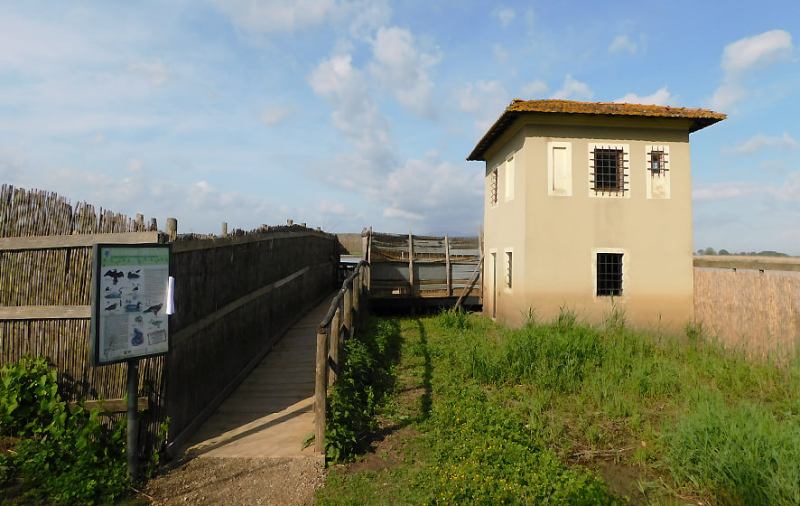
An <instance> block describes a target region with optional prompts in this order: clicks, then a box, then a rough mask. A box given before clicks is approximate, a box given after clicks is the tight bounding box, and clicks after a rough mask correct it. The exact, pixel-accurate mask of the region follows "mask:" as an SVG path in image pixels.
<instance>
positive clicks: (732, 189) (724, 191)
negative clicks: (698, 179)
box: [692, 182, 763, 202]
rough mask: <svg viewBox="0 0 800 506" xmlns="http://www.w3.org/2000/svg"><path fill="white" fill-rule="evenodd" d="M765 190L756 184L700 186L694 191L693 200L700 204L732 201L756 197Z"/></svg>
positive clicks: (738, 183) (733, 183)
mask: <svg viewBox="0 0 800 506" xmlns="http://www.w3.org/2000/svg"><path fill="white" fill-rule="evenodd" d="M762 190H763V187H762V186H761V185H758V184H755V183H743V182H730V183H712V184H707V185H698V186H697V187H696V188H695V189H694V190H693V191H692V199H693V200H696V201H698V202H704V201H713V200H723V199H731V198H737V197H745V196H748V195H754V194H756V193H758V192H760V191H762Z"/></svg>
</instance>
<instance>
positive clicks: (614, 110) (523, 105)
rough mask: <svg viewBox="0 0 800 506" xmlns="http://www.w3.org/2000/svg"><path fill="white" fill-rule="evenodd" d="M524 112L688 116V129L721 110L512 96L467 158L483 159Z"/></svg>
mask: <svg viewBox="0 0 800 506" xmlns="http://www.w3.org/2000/svg"><path fill="white" fill-rule="evenodd" d="M524 114H574V115H586V116H622V117H642V118H671V119H688V120H691V122H690V125H689V132H696V131H697V130H700V129H701V128H705V127H707V126H709V125H713V124H714V123H716V122H718V121H722V120H724V119H725V118H727V116H726V115H725V114H722V113H719V112H714V111H709V110H708V109H689V108H686V107H669V106H666V105H650V104H624V103H623V104H620V103H616V102H577V101H574V100H521V99H514V100H512V101H511V103H510V104H509V105H508V107H506V108H505V110H504V111H503V114H502V115H500V117H499V118H498V119H497V121H495V122H494V124H493V125H492V126H491V127H490V128H489V130H488V131H487V132H486V133H485V134H484V135H483V137H482V138H481V140H479V141H478V144H477V145H476V146H475V148H474V149H473V150H472V153H470V154H469V156H468V157H467V160H483V159H484V155H485V153H486V151H487V150H488V149H489V148H490V147H491V145H492V144H493V143H494V142H495V141H496V140H497V138H498V137H500V135H501V134H502V133H503V132H504V131H505V130H506V129H507V128H509V126H510V125H511V124H512V122H513V121H514V119H515V118H516V117H518V116H521V115H524Z"/></svg>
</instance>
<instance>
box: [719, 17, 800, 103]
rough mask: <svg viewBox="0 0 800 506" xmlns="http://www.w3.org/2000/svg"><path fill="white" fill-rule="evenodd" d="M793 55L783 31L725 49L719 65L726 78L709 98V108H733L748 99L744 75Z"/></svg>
mask: <svg viewBox="0 0 800 506" xmlns="http://www.w3.org/2000/svg"><path fill="white" fill-rule="evenodd" d="M793 52H794V46H793V44H792V36H791V34H789V32H786V31H784V30H770V31H768V32H764V33H761V34H758V35H753V36H751V37H745V38H743V39H739V40H737V41H735V42H732V43H730V44H728V45H727V46H725V49H724V50H723V52H722V61H721V64H720V65H721V66H722V70H723V71H724V73H725V74H724V76H723V79H722V83H720V85H719V86H718V87H717V89H716V90H714V93H713V94H712V96H711V99H710V104H711V107H713V108H715V109H720V110H727V109H729V108H733V107H735V106H736V104H737V103H739V102H741V101H742V100H744V98H745V97H747V90H746V87H745V86H744V84H743V80H744V78H745V76H746V74H748V73H750V72H751V71H753V70H755V69H759V68H763V67H766V66H769V65H772V64H775V63H778V62H780V61H784V60H787V59H788V58H789V57H791V55H792V54H793Z"/></svg>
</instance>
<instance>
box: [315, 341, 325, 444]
mask: <svg viewBox="0 0 800 506" xmlns="http://www.w3.org/2000/svg"><path fill="white" fill-rule="evenodd" d="M327 375H328V330H327V328H324V327H323V328H321V329H319V330H318V331H317V357H316V366H315V371H314V451H316V452H317V453H323V454H324V453H325V417H326V412H325V411H326V408H327V406H326V403H327V397H328V378H327Z"/></svg>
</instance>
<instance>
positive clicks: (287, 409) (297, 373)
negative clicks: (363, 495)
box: [188, 294, 333, 458]
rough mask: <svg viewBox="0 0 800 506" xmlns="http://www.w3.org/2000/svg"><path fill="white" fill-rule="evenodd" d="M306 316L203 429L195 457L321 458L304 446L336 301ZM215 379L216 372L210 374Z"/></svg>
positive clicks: (193, 445) (192, 450)
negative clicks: (326, 325)
mask: <svg viewBox="0 0 800 506" xmlns="http://www.w3.org/2000/svg"><path fill="white" fill-rule="evenodd" d="M332 297H333V294H331V296H330V297H326V298H325V299H323V301H322V302H321V303H320V304H318V305H317V306H316V307H314V308H313V309H312V310H311V311H310V312H308V313H307V314H306V315H305V316H304V317H302V318H301V319H300V320H299V321H298V322H297V323H296V324H295V325H294V326H292V327H291V328H290V329H289V330H288V331H287V332H286V334H285V335H284V336H283V337H282V338H281V340H280V341H279V342H278V344H276V345H275V347H274V348H273V349H272V351H270V352H269V353H268V354H267V356H266V357H264V360H262V361H261V363H260V364H259V365H258V366H256V368H255V369H253V371H252V372H251V373H250V375H249V376H248V377H247V379H245V380H244V381H243V382H242V384H241V385H239V387H238V388H237V389H236V390H235V391H234V392H233V394H232V395H231V396H230V397H228V399H226V400H225V401H224V402H223V403H222V404H221V405H220V407H219V408H218V409H217V411H216V412H215V413H214V414H213V415H211V417H210V418H209V419H208V420H207V421H206V422H205V423H204V424H203V425H202V426H201V427H200V429H199V430H198V431H197V433H196V434H195V435H194V438H193V439H192V442H191V443H190V448H189V450H188V451H189V454H191V455H193V456H196V457H240V458H241V457H245V458H274V457H284V458H285V457H289V458H292V457H312V458H321V455H320V454H318V453H315V452H314V451H313V449H312V447H313V445H311V446H309V447H308V448H305V449H303V442H304V441H305V440H306V439H307V438H308V437H309V436H311V435H312V434H313V433H314V365H315V353H316V335H317V327H318V326H319V323H320V321H321V320H322V319H323V317H324V316H325V312H326V311H327V310H328V307H329V306H330V303H331V298H332ZM209 374H213V371H209Z"/></svg>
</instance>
